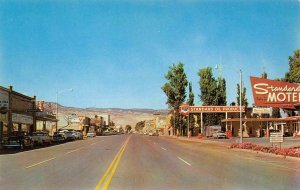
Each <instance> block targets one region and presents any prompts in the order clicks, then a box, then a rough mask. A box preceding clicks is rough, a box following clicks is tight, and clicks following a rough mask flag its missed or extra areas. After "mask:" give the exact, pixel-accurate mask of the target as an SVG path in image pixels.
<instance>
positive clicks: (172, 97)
mask: <svg viewBox="0 0 300 190" xmlns="http://www.w3.org/2000/svg"><path fill="white" fill-rule="evenodd" d="M165 78H166V79H167V80H168V82H167V83H165V84H164V85H163V86H162V90H163V91H164V93H165V94H166V96H167V102H166V103H167V104H168V106H169V108H170V109H174V110H175V111H176V113H175V128H176V129H179V127H180V126H182V124H183V120H182V119H180V118H181V117H180V116H179V112H178V110H179V106H180V105H181V104H183V103H184V102H185V98H186V87H187V84H188V82H187V77H186V74H185V72H184V65H183V63H181V62H179V63H178V64H177V65H174V64H173V65H172V66H171V67H169V71H168V73H167V74H166V75H165Z"/></svg>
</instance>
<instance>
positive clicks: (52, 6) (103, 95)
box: [0, 0, 300, 109]
mask: <svg viewBox="0 0 300 190" xmlns="http://www.w3.org/2000/svg"><path fill="white" fill-rule="evenodd" d="M299 23H300V1H298V0H294V1H288V0H285V1H251V2H248V1H221V0H220V1H196V0H195V1H193V0H190V1H158V0H157V1H137V0H133V1H131V0H128V1H126V0H125V1H38V0H36V1H1V0H0V85H1V86H8V85H12V86H14V90H16V91H18V92H21V93H25V94H27V95H29V96H33V95H36V96H37V99H39V100H45V101H55V100H56V92H57V91H61V90H64V89H68V88H73V89H74V91H73V92H64V93H61V94H60V96H59V103H61V104H63V105H66V106H74V107H82V108H85V107H101V108H112V107H120V108H154V109H165V108H167V105H166V104H165V102H166V96H165V95H164V93H163V92H162V90H161V86H162V85H163V84H164V83H165V82H166V80H165V78H164V75H165V74H166V73H167V71H168V68H169V66H171V65H172V64H177V63H178V62H179V61H181V62H183V63H184V64H185V71H186V74H187V76H188V80H189V81H191V82H192V84H193V90H194V93H195V95H196V100H195V103H196V104H200V100H199V97H198V94H199V84H198V81H199V77H198V75H197V72H198V70H199V69H200V68H203V67H206V66H211V67H213V68H215V65H216V64H221V65H222V76H223V77H224V78H225V79H226V81H227V102H228V103H230V102H232V101H236V84H237V83H238V81H239V69H242V71H243V80H244V85H245V86H246V87H247V88H248V91H247V97H248V100H249V102H250V103H252V102H253V98H252V91H251V89H250V80H249V77H250V76H260V75H261V73H262V72H263V68H264V67H265V70H266V72H267V73H268V76H269V78H271V79H272V78H278V77H284V74H285V72H286V71H288V56H290V55H292V54H293V51H294V50H296V49H299V48H300V25H299ZM214 74H215V77H218V75H219V72H218V71H217V70H216V69H214Z"/></svg>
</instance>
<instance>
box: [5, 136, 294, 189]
mask: <svg viewBox="0 0 300 190" xmlns="http://www.w3.org/2000/svg"><path fill="white" fill-rule="evenodd" d="M0 163H1V165H0V189H22V190H23V189H30V190H34V189H72V190H73V189H106V188H107V189H122V190H123V189H128V190H129V189H130V190H135V189H136V190H141V189H154V190H161V189H172V190H173V189H183V190H189V189H193V190H194V189H230V190H231V189H243V190H244V189H272V190H274V189H284V190H286V189H289V190H290V189H297V190H298V189H300V180H299V179H300V162H299V161H297V160H288V159H283V158H277V157H273V156H266V155H261V154H255V153H251V152H246V151H240V150H236V149H228V148H225V147H222V146H218V145H216V144H203V143H196V142H185V141H178V140H175V139H170V138H166V137H149V136H140V135H135V134H133V135H120V136H108V137H96V138H90V139H86V140H82V141H75V142H71V143H66V144H61V145H58V146H52V147H47V148H42V149H36V150H31V151H24V152H19V153H15V154H8V155H0Z"/></svg>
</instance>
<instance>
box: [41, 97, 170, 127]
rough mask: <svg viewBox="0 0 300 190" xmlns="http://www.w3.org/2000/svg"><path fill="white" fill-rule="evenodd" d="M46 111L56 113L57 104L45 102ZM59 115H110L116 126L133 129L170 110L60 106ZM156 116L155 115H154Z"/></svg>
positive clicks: (92, 116) (91, 116)
mask: <svg viewBox="0 0 300 190" xmlns="http://www.w3.org/2000/svg"><path fill="white" fill-rule="evenodd" d="M44 107H45V110H47V111H49V112H52V113H55V112H56V103H53V102H45V104H44ZM58 113H62V114H65V115H71V114H76V115H79V116H80V115H81V116H87V117H90V118H94V117H95V115H100V116H101V115H105V114H109V115H110V118H111V121H113V122H114V123H115V124H116V125H122V126H125V125H131V126H132V127H133V128H134V127H135V124H136V123H138V122H139V121H143V120H150V119H153V118H154V117H155V115H158V114H159V115H163V116H164V115H167V114H168V110H155V109H139V108H133V109H122V108H94V107H91V108H85V109H84V108H76V107H66V106H62V105H60V104H58ZM154 114H155V115H154Z"/></svg>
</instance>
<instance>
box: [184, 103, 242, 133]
mask: <svg viewBox="0 0 300 190" xmlns="http://www.w3.org/2000/svg"><path fill="white" fill-rule="evenodd" d="M179 112H180V114H181V115H184V116H186V115H189V114H191V113H201V132H202V133H203V113H225V114H226V115H225V117H226V119H227V113H228V112H236V113H239V112H241V110H240V106H189V105H188V104H183V105H181V106H180V107H179ZM242 112H245V106H242ZM227 128H228V127H227V122H226V130H227Z"/></svg>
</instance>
